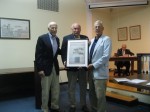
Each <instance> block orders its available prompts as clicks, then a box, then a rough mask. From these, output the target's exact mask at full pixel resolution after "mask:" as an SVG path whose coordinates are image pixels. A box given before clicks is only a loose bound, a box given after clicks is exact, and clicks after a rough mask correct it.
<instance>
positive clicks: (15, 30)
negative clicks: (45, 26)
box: [0, 18, 30, 39]
mask: <svg viewBox="0 0 150 112" xmlns="http://www.w3.org/2000/svg"><path fill="white" fill-rule="evenodd" d="M0 39H30V20H25V19H12V18H0Z"/></svg>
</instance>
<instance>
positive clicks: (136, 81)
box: [114, 78, 147, 84]
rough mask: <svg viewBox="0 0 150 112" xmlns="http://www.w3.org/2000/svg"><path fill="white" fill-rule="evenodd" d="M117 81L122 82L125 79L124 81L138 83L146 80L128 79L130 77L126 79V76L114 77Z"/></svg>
mask: <svg viewBox="0 0 150 112" xmlns="http://www.w3.org/2000/svg"><path fill="white" fill-rule="evenodd" d="M114 79H115V80H116V81H117V82H124V81H126V82H130V83H136V84H138V83H142V82H146V81H147V80H141V79H132V80H130V79H127V78H114Z"/></svg>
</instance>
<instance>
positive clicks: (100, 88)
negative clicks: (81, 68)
mask: <svg viewBox="0 0 150 112" xmlns="http://www.w3.org/2000/svg"><path fill="white" fill-rule="evenodd" d="M106 87H107V79H93V76H92V74H89V99H90V104H91V108H92V112H106V107H107V104H106Z"/></svg>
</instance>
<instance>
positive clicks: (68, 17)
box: [0, 0, 86, 69]
mask: <svg viewBox="0 0 150 112" xmlns="http://www.w3.org/2000/svg"><path fill="white" fill-rule="evenodd" d="M59 1H60V3H59V6H60V7H59V12H53V11H47V10H40V9H37V0H0V17H5V18H17V19H28V20H30V28H31V32H30V33H31V39H30V40H10V39H8V40H4V39H0V69H4V68H20V67H33V61H34V52H35V45H36V41H37V38H38V36H39V35H41V34H43V33H47V24H48V22H49V21H56V22H57V23H58V36H59V37H60V41H61V42H62V38H63V36H64V35H67V34H70V33H71V30H70V26H71V24H72V23H74V22H78V23H80V24H81V26H82V33H83V34H86V8H85V7H86V5H85V2H84V0H83V1H82V0H59ZM59 60H60V57H59ZM60 64H61V65H62V63H61V60H60Z"/></svg>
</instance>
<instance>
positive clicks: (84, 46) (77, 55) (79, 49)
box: [67, 40, 88, 67]
mask: <svg viewBox="0 0 150 112" xmlns="http://www.w3.org/2000/svg"><path fill="white" fill-rule="evenodd" d="M87 65H88V40H68V48H67V67H87Z"/></svg>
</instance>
